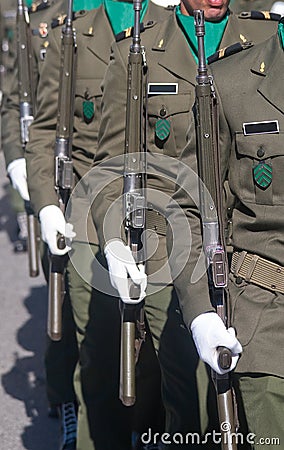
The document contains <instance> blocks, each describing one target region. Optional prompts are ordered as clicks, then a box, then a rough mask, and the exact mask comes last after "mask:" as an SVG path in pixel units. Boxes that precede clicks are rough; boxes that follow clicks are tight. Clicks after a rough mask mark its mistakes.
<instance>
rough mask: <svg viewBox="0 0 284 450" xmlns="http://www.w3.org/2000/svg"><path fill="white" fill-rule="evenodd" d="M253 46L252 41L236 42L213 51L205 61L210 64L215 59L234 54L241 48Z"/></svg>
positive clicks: (241, 49) (245, 48)
mask: <svg viewBox="0 0 284 450" xmlns="http://www.w3.org/2000/svg"><path fill="white" fill-rule="evenodd" d="M253 46H254V44H253V43H252V42H244V43H240V42H237V43H236V44H233V45H229V46H228V47H224V48H221V49H220V50H218V51H217V52H215V53H213V55H211V56H209V57H208V58H207V62H208V64H212V63H213V62H215V61H219V60H220V59H223V58H227V57H228V56H231V55H234V54H235V53H239V52H241V51H243V50H247V49H248V48H251V47H253Z"/></svg>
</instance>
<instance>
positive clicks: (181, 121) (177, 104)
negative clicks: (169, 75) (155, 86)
mask: <svg viewBox="0 0 284 450" xmlns="http://www.w3.org/2000/svg"><path fill="white" fill-rule="evenodd" d="M191 107H192V95H191V93H190V92H186V93H184V92H179V93H178V94H173V95H153V96H149V98H148V126H149V128H148V142H149V145H150V149H151V150H153V152H155V151H156V152H157V151H159V150H160V151H162V152H163V153H164V154H165V155H168V156H173V157H177V156H179V154H180V152H181V151H182V149H183V148H184V146H185V144H186V133H187V131H188V125H189V117H190V114H189V112H190V110H191Z"/></svg>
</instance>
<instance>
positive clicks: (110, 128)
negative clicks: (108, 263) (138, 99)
mask: <svg viewBox="0 0 284 450" xmlns="http://www.w3.org/2000/svg"><path fill="white" fill-rule="evenodd" d="M262 25H264V27H265V28H266V30H264V29H263V28H262ZM275 28H276V24H273V23H271V22H269V21H268V22H267V21H261V22H258V21H251V20H243V19H239V18H238V17H236V16H235V15H234V14H231V15H230V17H229V21H228V24H227V27H226V29H225V32H224V35H223V39H222V42H221V45H220V47H224V46H227V45H230V44H232V43H235V42H237V41H240V40H241V41H243V42H244V41H250V40H260V36H262V39H263V37H264V35H265V34H266V35H268V36H270V35H271V33H272V32H273V31H272V30H275ZM141 43H142V45H143V46H144V47H145V52H146V61H147V66H148V80H147V83H148V86H150V87H151V86H152V87H154V89H155V83H162V84H163V89H164V90H167V88H168V87H170V86H173V85H176V86H177V89H176V93H175V94H171V95H169V94H167V93H165V94H159V93H158V94H156V95H149V96H148V99H147V100H148V106H147V109H148V110H147V114H148V122H147V137H148V140H147V147H148V152H147V158H148V161H147V163H148V164H147V171H148V174H147V188H148V189H149V190H148V192H147V197H148V205H149V207H150V208H153V209H154V210H157V211H158V212H160V213H161V215H163V216H164V213H165V207H166V204H167V203H168V201H169V199H170V197H171V195H172V193H173V192H174V186H175V178H176V165H177V158H178V157H179V155H180V153H181V151H182V149H183V148H184V147H185V144H186V132H187V130H188V126H189V121H190V110H191V108H192V105H193V103H194V99H195V92H194V86H195V83H196V74H197V66H196V63H195V60H194V58H193V55H192V53H191V51H190V48H189V45H188V43H187V41H186V39H185V38H184V35H183V32H182V31H181V29H180V27H179V25H178V23H177V19H176V15H175V14H173V15H171V16H170V17H169V18H168V19H166V20H165V21H163V22H161V23H149V24H147V23H146V31H145V32H144V33H142V34H141ZM130 44H131V39H130V38H129V39H124V40H123V41H121V42H118V43H116V44H114V45H113V52H112V57H111V63H110V65H109V67H108V71H107V73H106V77H105V80H104V85H103V88H104V94H103V101H102V104H103V108H102V121H101V126H100V132H99V148H98V152H97V155H96V158H95V167H94V169H93V173H92V175H91V176H90V180H89V183H90V186H91V201H92V202H93V208H92V214H93V218H94V221H95V225H96V228H97V232H98V236H99V241H100V245H101V247H102V248H103V247H104V245H105V243H106V242H107V241H109V240H110V239H113V238H119V237H121V227H120V225H121V221H122V213H121V210H119V207H118V206H119V205H118V204H117V208H116V207H115V206H114V207H113V208H112V209H111V210H109V207H110V205H112V204H113V203H114V201H115V200H116V199H118V197H119V196H120V195H121V193H122V177H120V178H119V174H120V175H121V174H122V173H123V158H120V159H116V160H114V159H113V158H114V157H117V156H119V155H123V152H124V138H125V115H126V91H127V89H126V87H127V57H128V53H129V46H130ZM161 119H166V120H167V122H168V125H169V126H170V132H169V134H168V136H167V137H166V139H164V140H159V139H157V133H156V124H157V122H158V121H159V120H161ZM109 160H111V164H110V165H111V166H112V167H109V168H108V170H105V169H104V168H102V163H104V164H106V163H107V161H109ZM111 170H112V171H113V174H114V178H116V179H115V180H113V181H112V182H110V173H111ZM104 171H105V175H104ZM115 174H116V175H115ZM104 178H105V182H104V181H103V180H104ZM99 179H100V180H102V185H103V188H102V185H101V183H99V182H98V180H99ZM99 189H101V190H100V192H98V191H99ZM162 193H163V194H162ZM108 210H109V213H112V216H109V217H108V218H106V212H107V211H108ZM152 215H153V214H152ZM153 228H154V231H158V234H159V230H158V229H157V228H158V227H155V225H154V227H153ZM164 228H165V227H164ZM122 237H123V235H122ZM159 238H160V245H159V246H158V249H157V251H155V250H154V249H153V248H152V243H151V242H152V240H153V247H156V246H157V239H156V238H155V237H154V236H152V235H151V236H150V237H149V239H148V242H147V246H148V252H149V254H151V258H150V262H149V261H148V274H149V273H151V274H154V273H156V275H155V276H154V275H153V277H152V281H153V282H155V283H168V282H169V281H170V277H169V273H168V271H167V269H166V266H165V260H166V245H165V239H164V237H163V236H162V233H161V236H159ZM150 266H151V267H150ZM161 267H164V269H165V273H164V274H163V275H162V274H161V273H160V272H159V273H157V271H160V270H161ZM154 280H155V281H154Z"/></svg>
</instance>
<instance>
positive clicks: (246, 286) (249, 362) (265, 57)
mask: <svg viewBox="0 0 284 450" xmlns="http://www.w3.org/2000/svg"><path fill="white" fill-rule="evenodd" d="M283 70H284V54H283V50H282V49H281V48H280V44H279V39H278V36H277V35H276V36H273V37H272V38H270V39H269V40H268V41H266V43H265V44H264V45H261V44H259V45H258V46H255V47H254V48H252V49H250V50H247V51H244V52H242V53H240V54H239V55H235V56H232V57H229V58H228V59H226V60H224V61H223V62H221V61H220V62H219V63H216V64H213V66H212V72H213V75H214V78H215V85H216V86H217V90H218V93H219V97H220V99H221V104H222V107H221V111H220V147H221V163H222V173H223V178H227V179H228V181H229V186H230V188H231V190H232V192H233V194H234V195H235V197H236V204H235V209H234V212H233V234H232V239H233V246H234V249H235V250H236V251H242V250H245V251H247V252H249V253H251V254H255V255H258V256H260V257H263V258H265V259H266V260H268V261H272V262H274V263H276V264H278V265H279V266H281V267H283V265H284V255H283V239H284V237H283V230H284V219H283V217H284V209H283V204H284V193H283V171H284V166H283V164H284V159H283V136H284V101H283V96H282V95H279V93H280V92H281V86H282V81H281V77H282V73H283ZM225 74H226V75H225ZM232 92H233V93H234V94H233V96H232ZM247 124H250V125H247ZM274 126H275V128H274V131H272V129H271V127H274ZM278 127H279V131H277V130H278ZM194 153H195V143H194V142H193V138H192V139H190V141H189V145H188V147H187V148H186V149H185V151H184V154H183V158H182V161H183V163H186V164H187V165H189V166H190V167H192V168H194V167H195V161H194V159H195V156H194ZM263 164H265V166H263ZM261 167H266V168H268V174H269V175H268V177H264V178H265V181H263V183H262V185H259V184H258V182H257V177H256V176H255V169H259V168H261ZM177 181H178V185H180V186H181V187H183V188H185V189H186V190H187V191H193V189H194V187H193V186H191V183H192V181H191V180H190V179H189V177H188V174H187V173H186V170H185V168H184V167H183V168H180V172H179V176H178V180H177ZM174 200H175V201H177V202H178V204H179V206H180V207H181V210H180V211H177V209H175V208H174V206H173V205H171V209H170V216H171V217H172V220H176V221H177V222H179V221H180V217H181V211H183V212H185V214H186V215H187V217H188V221H189V223H188V225H189V227H190V230H191V236H192V238H193V242H192V248H191V251H190V256H189V259H188V261H187V263H186V266H185V269H184V270H183V271H182V272H181V274H180V275H179V276H178V277H177V278H176V280H175V285H176V288H177V291H178V295H179V299H180V303H181V306H182V310H183V315H184V318H185V321H186V323H187V324H188V326H189V325H190V323H191V321H192V319H193V318H194V317H196V316H197V315H199V314H200V313H203V312H206V311H210V310H212V307H211V304H210V300H209V295H208V288H207V277H206V275H205V268H204V265H202V264H200V262H199V265H198V264H197V261H198V259H199V257H200V255H201V253H202V250H201V249H202V243H201V230H200V220H199V216H198V213H197V207H196V205H194V203H193V201H192V200H191V199H190V198H189V197H186V196H185V195H184V191H182V190H181V189H179V190H178V191H177V193H176V194H175V196H174ZM173 243H174V241H173ZM182 245H183V243H182V242H179V243H178V245H177V249H176V252H177V254H178V255H179V257H180V258H181V259H182V257H181V254H182ZM183 257H184V261H185V259H186V257H185V254H184V255H183ZM197 267H198V269H197ZM279 270H280V272H281V270H282V271H283V269H281V268H279ZM263 277H265V274H264V275H263ZM198 278H199V279H198ZM190 280H191V282H190ZM194 281H195V282H194ZM271 284H272V283H271ZM229 292H230V310H231V322H232V325H233V326H234V327H235V329H236V331H237V337H238V339H239V340H240V342H241V344H242V346H243V354H242V356H241V358H240V360H239V362H238V365H237V371H239V372H259V373H272V374H274V375H278V376H282V377H283V376H284V367H283V357H284V351H283V345H282V341H283V323H284V303H283V294H280V293H278V292H277V291H276V292H273V291H272V290H269V289H265V288H262V287H260V286H257V285H255V284H253V283H251V282H246V281H245V280H244V279H242V278H236V277H235V276H233V274H231V275H230V284H229Z"/></svg>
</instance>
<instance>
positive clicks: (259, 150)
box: [257, 147, 265, 158]
mask: <svg viewBox="0 0 284 450" xmlns="http://www.w3.org/2000/svg"><path fill="white" fill-rule="evenodd" d="M264 155H265V151H264V150H263V148H262V147H260V148H259V149H258V150H257V156H258V157H259V158H262V157H263V156H264Z"/></svg>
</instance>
